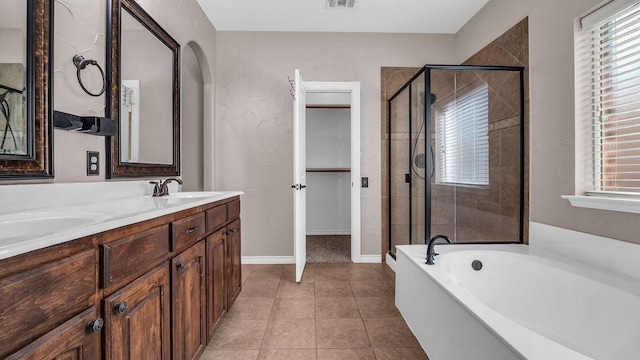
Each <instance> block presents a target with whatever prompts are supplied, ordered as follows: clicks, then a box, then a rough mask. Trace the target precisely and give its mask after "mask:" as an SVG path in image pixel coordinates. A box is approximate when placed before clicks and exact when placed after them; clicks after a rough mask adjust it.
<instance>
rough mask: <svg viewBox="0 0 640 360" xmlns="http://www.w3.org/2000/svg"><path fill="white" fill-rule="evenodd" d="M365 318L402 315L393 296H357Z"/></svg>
mask: <svg viewBox="0 0 640 360" xmlns="http://www.w3.org/2000/svg"><path fill="white" fill-rule="evenodd" d="M356 302H357V303H358V309H359V310H360V314H362V318H363V319H369V318H395V317H400V316H402V315H400V311H398V308H397V307H396V304H395V299H394V298H393V297H391V296H385V297H359V298H356Z"/></svg>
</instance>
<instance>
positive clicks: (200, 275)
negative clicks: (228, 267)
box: [171, 241, 207, 360]
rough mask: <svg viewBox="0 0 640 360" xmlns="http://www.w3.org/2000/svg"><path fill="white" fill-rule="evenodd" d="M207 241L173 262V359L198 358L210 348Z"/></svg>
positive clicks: (187, 359) (189, 359)
mask: <svg viewBox="0 0 640 360" xmlns="http://www.w3.org/2000/svg"><path fill="white" fill-rule="evenodd" d="M205 264H206V262H205V245H204V241H200V242H199V243H197V244H195V245H193V246H192V247H190V248H189V249H188V250H186V251H185V252H183V253H181V254H180V255H178V256H176V257H175V258H173V260H172V276H171V283H172V289H173V359H174V360H191V359H197V358H198V357H199V356H200V354H202V352H203V351H204V348H205V347H206V345H207V327H206V322H207V313H206V296H207V295H206V285H205V267H206V265H205Z"/></svg>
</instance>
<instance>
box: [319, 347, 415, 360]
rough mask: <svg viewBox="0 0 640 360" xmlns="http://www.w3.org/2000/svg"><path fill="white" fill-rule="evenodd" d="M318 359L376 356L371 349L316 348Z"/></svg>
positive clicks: (357, 359)
mask: <svg viewBox="0 0 640 360" xmlns="http://www.w3.org/2000/svg"><path fill="white" fill-rule="evenodd" d="M398 359H400V358H398ZM318 360H376V356H375V354H374V353H373V350H372V349H318ZM403 360H404V359H403Z"/></svg>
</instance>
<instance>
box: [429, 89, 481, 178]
mask: <svg viewBox="0 0 640 360" xmlns="http://www.w3.org/2000/svg"><path fill="white" fill-rule="evenodd" d="M436 149H437V151H436V152H437V154H438V155H437V163H436V170H437V171H436V181H437V182H438V183H449V184H459V185H489V92H488V86H487V84H486V83H483V84H482V85H480V86H478V87H476V88H474V89H472V90H471V91H469V92H467V93H464V94H463V95H461V96H459V97H457V98H456V99H454V100H453V101H450V102H448V103H447V104H446V105H445V106H444V107H443V108H442V109H440V111H439V112H438V114H437V116H436Z"/></svg>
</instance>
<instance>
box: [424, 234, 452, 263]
mask: <svg viewBox="0 0 640 360" xmlns="http://www.w3.org/2000/svg"><path fill="white" fill-rule="evenodd" d="M438 239H443V240H445V241H446V242H447V243H449V244H451V238H449V237H448V236H447V235H435V236H433V237H432V238H431V239H429V244H428V245H427V265H433V264H434V262H433V261H434V260H435V259H436V256H437V255H439V254H436V253H435V250H434V246H435V245H436V240H438Z"/></svg>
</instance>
